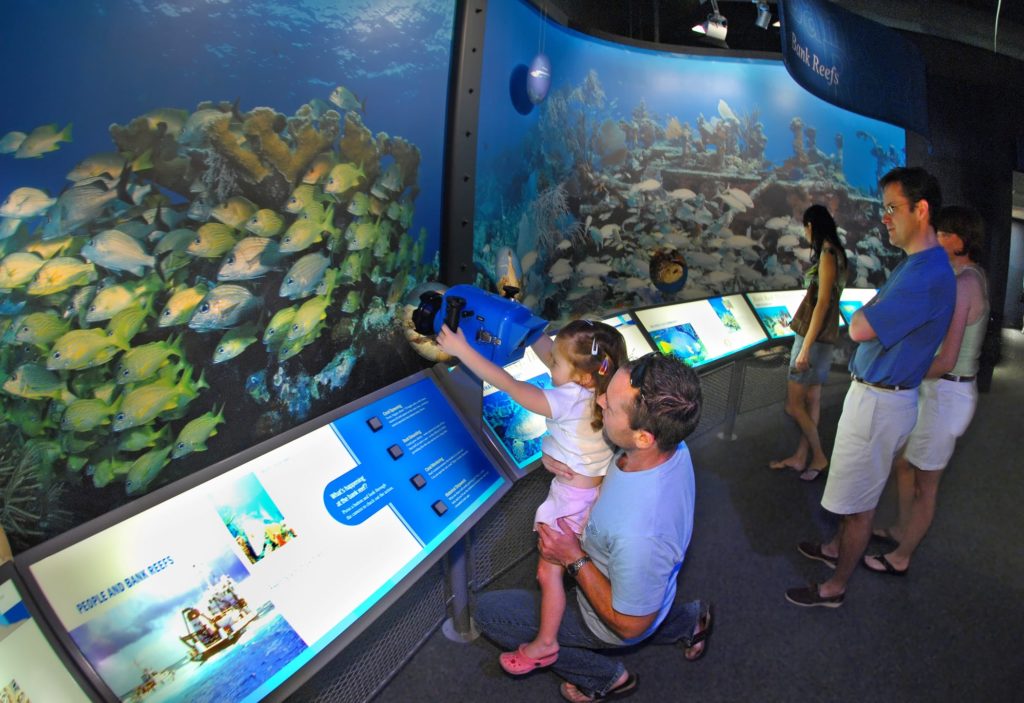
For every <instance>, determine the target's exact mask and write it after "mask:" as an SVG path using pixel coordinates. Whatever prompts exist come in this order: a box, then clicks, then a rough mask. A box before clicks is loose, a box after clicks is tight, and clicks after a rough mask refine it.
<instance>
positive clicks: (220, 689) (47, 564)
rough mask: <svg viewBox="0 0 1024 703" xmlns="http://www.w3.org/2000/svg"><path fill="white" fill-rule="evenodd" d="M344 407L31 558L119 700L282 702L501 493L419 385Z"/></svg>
mask: <svg viewBox="0 0 1024 703" xmlns="http://www.w3.org/2000/svg"><path fill="white" fill-rule="evenodd" d="M354 405H356V406H357V407H355V409H352V410H348V411H347V412H346V411H343V413H344V414H342V415H341V416H340V417H337V419H335V420H333V421H332V422H330V423H329V424H326V425H321V426H319V427H316V428H315V429H312V430H311V431H309V430H308V426H307V431H305V432H302V433H299V434H298V435H297V436H296V435H294V434H291V433H290V434H289V436H288V441H287V442H286V443H284V444H280V445H279V446H276V448H273V449H270V450H269V451H266V450H264V451H262V452H258V451H257V452H256V453H255V455H254V456H252V457H249V456H246V457H245V459H248V460H246V461H244V463H241V464H239V465H237V466H235V467H234V468H232V469H230V470H228V471H226V472H223V473H220V474H219V475H216V476H215V477H214V478H211V479H209V480H207V481H205V482H203V483H201V484H199V485H197V486H194V487H193V488H190V489H188V490H186V491H184V492H181V493H179V494H177V495H174V496H173V497H170V498H169V499H167V500H164V501H163V502H160V503H157V504H155V505H153V506H152V507H149V508H148V509H146V510H143V511H142V512H138V513H136V514H134V515H132V516H131V517H128V518H127V519H123V520H121V521H120V522H117V523H115V524H112V525H110V526H109V527H106V529H102V530H101V531H98V532H96V533H95V534H92V535H90V536H88V537H86V538H84V539H81V540H80V541H77V542H75V543H73V544H71V545H70V546H67V547H65V548H63V549H59V551H54V552H52V553H49V554H48V555H45V556H43V557H42V558H40V559H38V560H35V561H34V563H32V564H31V565H30V573H31V575H32V577H33V579H34V581H35V586H36V588H37V589H38V590H39V592H40V593H41V594H42V596H43V598H45V601H46V604H47V605H48V607H49V608H50V609H51V610H52V612H53V616H54V617H53V621H54V622H55V623H59V624H60V625H61V626H63V628H64V629H65V630H66V631H67V633H68V634H69V635H70V640H71V642H72V643H73V646H74V647H77V649H78V650H79V651H80V652H81V653H82V655H83V656H84V658H85V659H86V660H87V661H88V662H89V664H91V666H92V668H93V670H94V671H95V673H96V674H97V675H98V678H99V680H100V681H101V682H102V683H103V684H105V685H106V687H107V688H109V689H110V690H111V691H112V692H113V693H114V695H115V696H116V697H117V698H119V699H120V700H131V699H132V697H133V695H134V690H135V687H136V685H137V683H138V680H139V673H140V670H141V669H142V668H145V669H146V670H148V671H150V672H151V675H152V676H153V677H154V678H155V679H156V680H157V681H158V685H156V687H155V688H154V690H153V691H152V692H151V693H150V694H148V695H147V696H146V700H147V701H163V700H217V701H255V700H260V699H262V698H264V697H266V696H268V695H270V694H272V693H273V696H272V697H274V698H279V697H282V696H284V695H286V693H287V692H288V690H287V689H294V688H295V687H296V686H298V684H299V683H301V681H300V680H299V679H300V678H306V677H308V675H310V674H312V673H313V671H315V669H316V666H311V667H309V668H308V669H306V670H305V671H303V674H302V676H301V677H295V679H293V680H292V681H288V683H287V685H285V686H284V687H282V688H280V689H279V687H281V686H282V684H284V683H285V682H286V681H287V680H288V679H289V678H290V677H292V676H293V675H294V674H296V673H297V672H298V671H299V670H300V668H301V667H303V665H305V664H306V663H307V662H309V661H310V660H311V659H312V658H313V657H314V656H315V655H317V654H318V653H320V652H321V651H323V650H324V649H325V648H328V647H329V646H331V645H333V646H332V647H331V649H329V650H328V652H325V657H324V658H322V659H321V660H320V662H318V663H322V662H323V661H324V660H325V658H326V656H327V655H330V656H333V655H334V654H336V651H337V650H340V648H341V647H342V646H343V644H342V643H337V644H335V641H336V640H338V639H339V638H343V640H344V642H345V643H347V642H348V641H350V640H351V639H352V638H353V637H354V636H355V634H356V630H357V629H360V630H361V629H365V626H366V625H367V624H369V622H370V621H371V620H372V616H373V615H375V614H376V613H377V612H379V610H380V608H377V609H375V610H374V612H373V613H371V614H370V615H371V616H370V617H367V618H364V619H363V620H360V618H361V617H362V616H363V615H364V614H367V611H369V610H370V609H371V608H372V607H373V606H375V605H376V604H378V603H381V604H382V605H384V603H389V602H390V601H391V600H393V599H395V598H397V597H398V595H400V591H401V590H403V589H399V588H398V586H399V584H400V583H404V584H406V585H408V584H410V583H411V582H412V581H413V580H414V579H415V577H418V575H419V574H420V573H422V571H423V570H425V569H426V568H428V567H429V565H430V564H431V563H433V562H435V561H436V560H437V558H440V556H441V554H443V549H444V548H446V547H447V546H448V545H449V544H450V543H451V542H452V541H454V540H455V539H457V538H458V537H460V536H461V534H463V533H464V532H465V530H467V529H468V528H469V527H470V526H471V523H469V520H470V518H471V517H473V516H474V515H477V514H480V513H482V508H484V507H486V506H489V505H491V504H492V503H493V502H494V501H496V500H497V498H498V497H500V495H501V494H502V493H504V490H502V489H507V486H508V485H509V484H508V481H507V479H505V478H504V477H503V476H502V475H501V474H499V473H498V471H497V469H496V468H495V467H494V465H493V464H492V463H491V462H490V460H489V459H488V458H487V456H486V455H485V454H484V452H483V451H482V450H481V448H480V446H479V445H478V444H477V443H476V441H475V440H474V439H473V438H472V436H471V435H470V434H469V431H468V430H467V429H466V426H465V424H464V423H463V421H462V420H461V418H460V417H459V416H458V415H457V413H456V412H455V410H454V409H453V408H452V406H451V405H450V404H449V402H448V400H447V399H446V398H445V397H444V395H443V394H442V393H441V391H440V389H439V388H438V386H437V385H436V384H435V383H434V382H433V381H432V380H430V379H429V378H426V377H424V375H423V374H418V375H417V376H414V377H412V380H411V381H410V380H406V381H403V382H401V383H399V384H395V386H392V387H389V388H388V389H385V390H384V391H381V392H379V393H375V394H373V395H371V396H369V399H368V400H364V401H360V402H359V403H357V404H354ZM314 424H315V423H314ZM300 429H302V428H300ZM257 449H259V448H257ZM460 528H461V529H460ZM431 557H433V558H432V559H431ZM428 560H429V561H428ZM406 577H409V578H406ZM382 601H383V602H382ZM276 689H277V690H276Z"/></svg>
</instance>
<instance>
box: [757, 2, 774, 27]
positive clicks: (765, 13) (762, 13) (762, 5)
mask: <svg viewBox="0 0 1024 703" xmlns="http://www.w3.org/2000/svg"><path fill="white" fill-rule="evenodd" d="M754 2H756V3H757V19H756V20H754V25H755V26H757V27H760V28H761V29H768V27H769V25H771V23H772V11H771V10H769V9H768V3H766V2H762V1H760V0H754Z"/></svg>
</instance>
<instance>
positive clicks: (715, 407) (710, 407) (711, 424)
mask: <svg viewBox="0 0 1024 703" xmlns="http://www.w3.org/2000/svg"><path fill="white" fill-rule="evenodd" d="M737 372H738V371H737V368H736V364H728V365H726V366H721V367H719V368H717V369H714V370H713V371H710V372H708V373H706V374H701V377H700V390H701V397H702V400H703V408H702V409H701V414H700V424H699V425H697V429H695V430H694V431H693V434H692V435H690V437H689V438H687V441H689V442H692V441H693V440H695V439H697V438H698V437H700V436H702V435H704V434H705V433H707V432H710V431H711V430H713V429H715V428H716V427H718V426H719V425H720V424H722V423H723V422H725V420H726V419H727V418H728V416H729V387H730V385H731V384H732V377H733V374H734V373H737Z"/></svg>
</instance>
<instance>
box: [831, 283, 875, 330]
mask: <svg viewBox="0 0 1024 703" xmlns="http://www.w3.org/2000/svg"><path fill="white" fill-rule="evenodd" d="M877 293H878V289H876V288H847V289H846V290H844V291H843V294H842V296H840V298H839V312H841V313H842V314H843V319H844V320H845V321H846V324H850V321H851V320H852V319H853V313H855V312H857V311H858V310H860V309H861V308H862V307H863V306H864V305H866V304H867V302H868V301H870V300H871V299H872V298H874V297H875V295H876V294H877Z"/></svg>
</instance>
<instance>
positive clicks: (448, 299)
mask: <svg viewBox="0 0 1024 703" xmlns="http://www.w3.org/2000/svg"><path fill="white" fill-rule="evenodd" d="M412 320H413V327H415V328H416V331H417V332H419V333H420V334H422V335H425V336H434V335H436V334H437V333H438V332H440V331H441V325H445V324H446V325H448V328H449V329H451V330H452V331H453V332H454V331H455V330H457V329H459V327H462V331H463V333H464V334H465V335H466V340H467V341H469V343H470V344H472V345H473V348H474V349H476V350H477V351H478V352H480V354H481V355H482V356H483V357H484V358H486V359H489V360H490V361H492V362H494V363H495V364H497V365H498V366H504V365H505V364H510V363H512V362H513V361H517V360H519V359H521V358H522V356H523V353H524V352H525V351H526V348H527V347H528V346H530V345H531V344H533V343H534V342H536V341H537V340H538V339H540V336H541V335H542V334H544V328H545V327H547V324H548V323H547V320H545V319H544V318H541V317H537V316H536V315H534V314H533V313H532V312H530V310H529V308H527V307H526V306H524V305H521V304H520V303H517V302H516V301H515V300H512V299H510V298H502V297H501V296H500V295H495V294H494V293H488V292H487V291H483V290H480V289H479V288H476V287H474V286H470V285H466V284H462V285H457V286H452V287H451V288H449V289H448V290H447V291H445V292H444V293H443V294H442V293H440V292H438V291H427V292H426V293H423V294H422V295H421V296H420V305H419V307H418V308H416V310H414V311H413V313H412Z"/></svg>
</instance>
